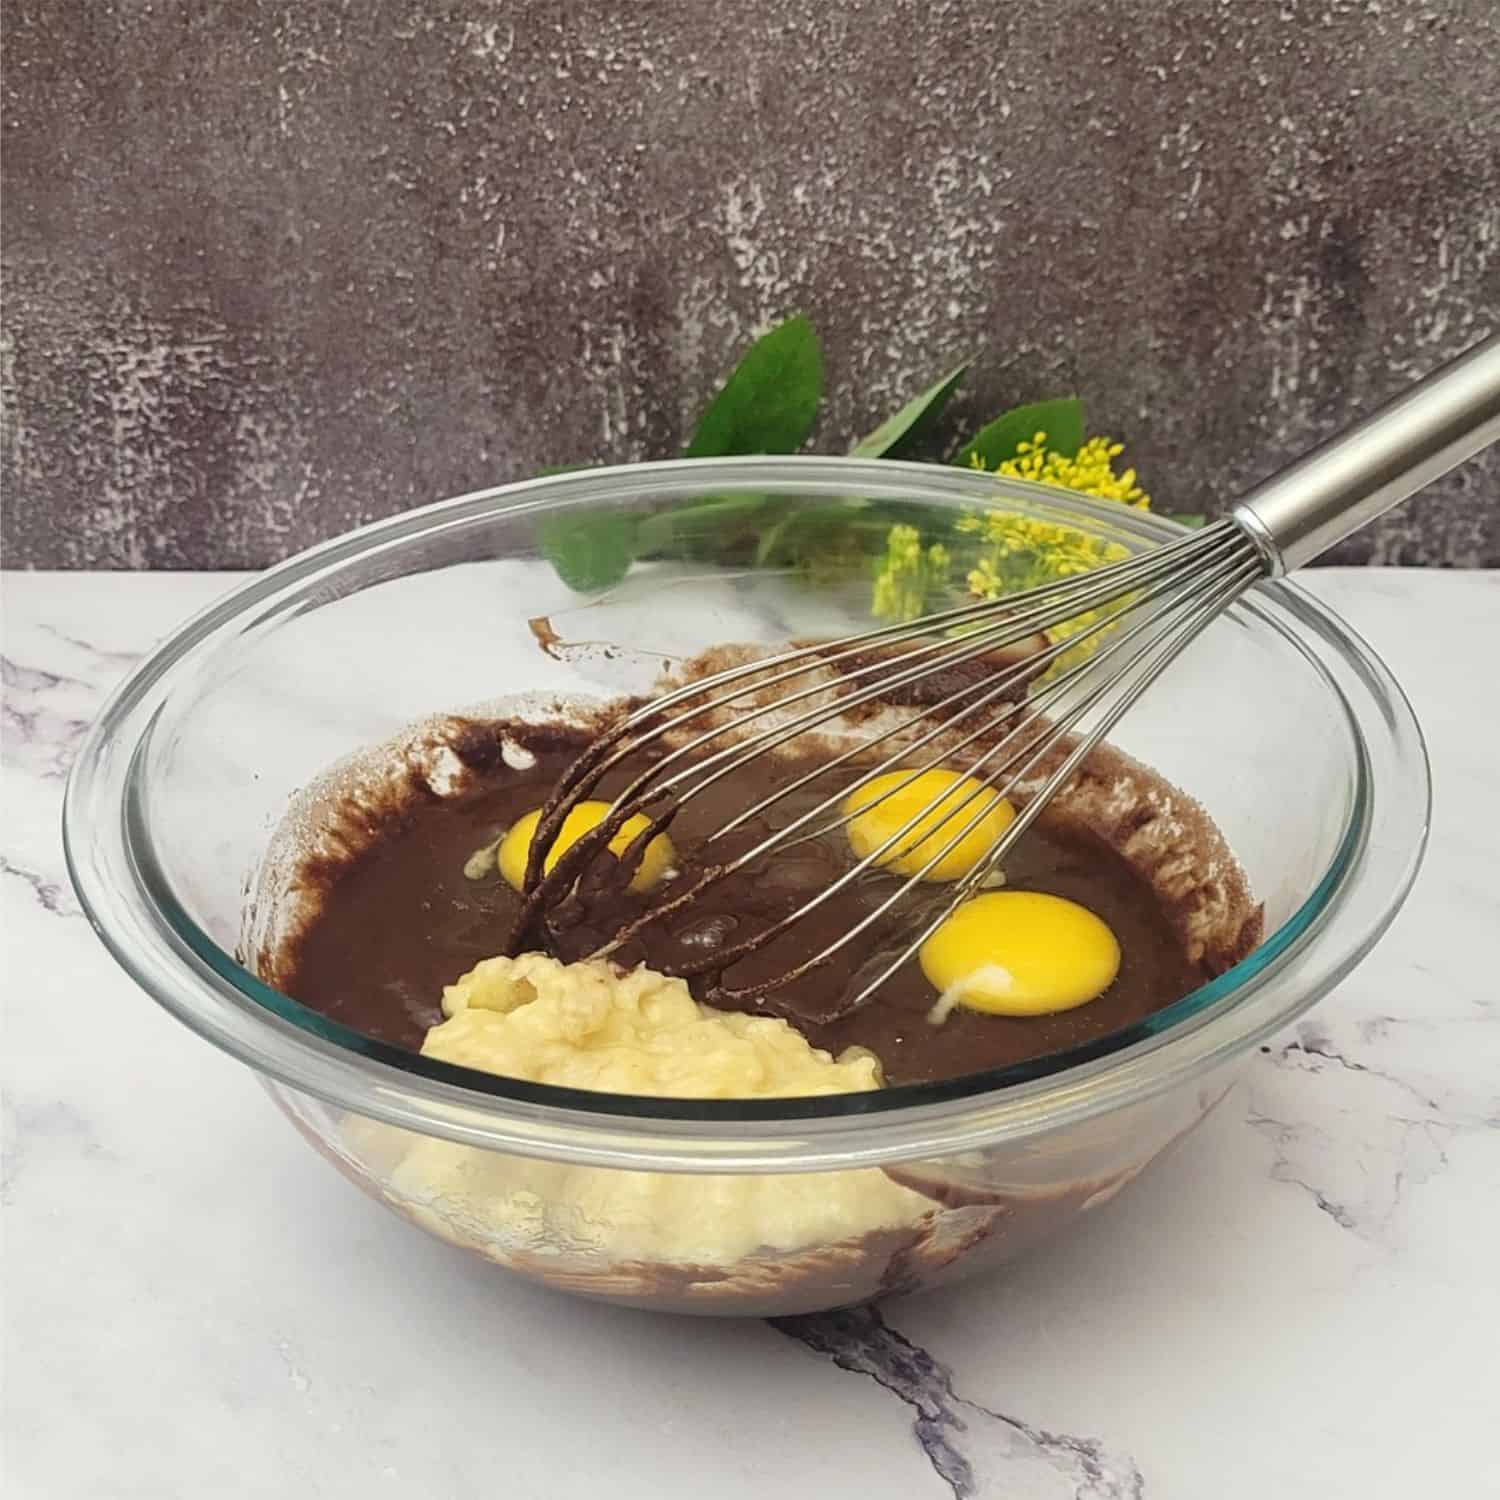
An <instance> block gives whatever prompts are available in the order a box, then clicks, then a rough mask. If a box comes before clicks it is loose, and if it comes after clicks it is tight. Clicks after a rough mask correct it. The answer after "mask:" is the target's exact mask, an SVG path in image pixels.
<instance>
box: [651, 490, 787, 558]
mask: <svg viewBox="0 0 1500 1500" xmlns="http://www.w3.org/2000/svg"><path fill="white" fill-rule="evenodd" d="M769 499H770V496H769V495H756V494H751V495H708V496H705V497H704V498H703V499H702V500H695V501H693V503H692V504H690V505H680V506H678V507H677V508H676V509H675V510H660V511H657V513H656V514H655V515H653V516H647V517H646V519H645V520H644V521H642V522H641V525H640V530H639V532H638V533H637V535H636V555H637V556H638V557H639V556H644V555H645V554H646V553H648V552H665V551H667V550H669V549H670V548H671V547H672V544H673V543H674V542H678V541H682V540H684V539H686V538H688V537H695V536H702V535H705V534H712V533H713V532H715V531H719V530H721V529H722V528H724V527H725V526H729V525H739V524H743V523H744V522H745V521H746V520H747V519H748V518H749V517H751V516H753V515H754V514H755V513H756V512H757V511H759V510H761V509H762V508H763V507H764V506H765V505H766V504H767V502H768V501H769Z"/></svg>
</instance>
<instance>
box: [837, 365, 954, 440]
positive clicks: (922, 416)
mask: <svg viewBox="0 0 1500 1500" xmlns="http://www.w3.org/2000/svg"><path fill="white" fill-rule="evenodd" d="M973 363H974V356H973V355H972V354H971V355H970V356H969V357H968V359H966V360H965V361H964V362H963V363H962V364H961V365H956V366H955V367H954V368H953V369H951V370H949V371H948V373H947V374H946V375H944V376H943V378H942V379H941V380H939V381H938V382H937V384H936V385H930V386H928V387H927V389H926V390H925V391H923V392H922V394H921V395H920V396H913V397H912V399H911V400H910V401H908V402H907V403H906V405H905V406H903V407H902V408H901V410H900V411H898V412H897V413H896V414H895V416H893V417H887V418H886V419H885V421H883V422H882V423H881V424H880V426H879V427H877V428H876V429H875V430H874V431H873V432H871V433H868V434H866V435H865V436H864V437H862V438H861V439H860V440H859V441H858V442H857V443H856V444H855V445H854V446H853V447H852V448H851V449H850V450H849V455H850V457H851V458H883V457H885V456H886V455H887V454H889V453H891V452H893V451H894V450H895V449H897V448H899V447H900V446H901V445H902V444H903V443H905V442H907V441H909V440H910V439H911V438H914V437H916V436H917V435H918V434H919V433H920V432H921V430H922V429H923V428H925V427H926V426H927V425H928V424H929V423H930V422H931V421H932V420H933V419H934V418H935V417H936V416H937V414H938V413H939V412H940V411H942V409H943V408H944V407H945V406H946V405H947V404H948V398H949V397H950V396H951V395H952V394H953V393H954V391H956V390H957V389H958V383H959V381H961V380H962V379H963V378H964V375H965V373H966V372H967V371H968V368H969V366H970V365H972V364H973Z"/></svg>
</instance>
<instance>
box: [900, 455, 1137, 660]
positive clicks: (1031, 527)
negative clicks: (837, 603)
mask: <svg viewBox="0 0 1500 1500" xmlns="http://www.w3.org/2000/svg"><path fill="white" fill-rule="evenodd" d="M1124 451H1125V450H1124V445H1123V444H1121V443H1117V442H1114V441H1113V440H1112V439H1110V438H1105V437H1096V438H1090V439H1089V440H1088V442H1086V443H1085V444H1084V445H1083V446H1082V447H1081V448H1080V449H1079V450H1078V452H1077V453H1076V454H1074V455H1073V457H1071V458H1066V457H1064V456H1063V455H1062V454H1060V453H1054V452H1050V451H1048V448H1047V434H1046V433H1045V432H1037V433H1035V434H1034V435H1033V436H1032V439H1031V441H1030V442H1024V443H1021V444H1020V445H1019V446H1018V449H1017V453H1016V456H1015V457H1014V458H1010V459H1006V460H1004V461H1003V462H1002V463H1001V464H999V466H998V467H997V468H996V469H995V470H994V472H995V473H996V474H998V475H1000V476H1002V477H1004V478H1007V479H1029V480H1032V481H1033V482H1035V483H1039V484H1049V485H1053V486H1054V487H1056V488H1058V489H1064V490H1073V491H1074V492H1076V493H1079V494H1084V495H1092V496H1094V497H1095V498H1097V499H1100V500H1114V501H1117V502H1119V503H1120V504H1122V505H1128V506H1130V507H1132V508H1133V509H1136V510H1149V509H1150V508H1151V500H1150V497H1149V496H1148V495H1147V494H1146V492H1145V491H1144V490H1142V489H1141V487H1140V485H1139V484H1138V483H1137V482H1136V473H1135V470H1134V469H1126V470H1124V471H1123V472H1122V473H1118V474H1117V473H1116V472H1115V468H1114V464H1115V460H1116V459H1117V458H1119V457H1120V455H1121V454H1122V453H1123V452H1124ZM972 462H973V466H974V467H975V468H976V469H979V470H984V467H985V466H984V463H983V461H982V460H981V459H979V458H978V457H977V456H976V457H975V458H974V459H973V460H972ZM985 472H988V471H985ZM954 529H955V530H956V531H957V532H958V533H959V534H960V535H961V536H962V537H964V538H965V539H970V538H972V540H973V547H972V549H971V548H970V547H969V546H965V547H964V548H963V553H964V556H963V561H964V562H965V563H968V564H969V566H968V567H966V569H965V571H964V575H963V577H964V583H965V585H966V586H967V591H968V593H969V594H970V596H971V597H973V598H975V599H1000V598H1003V597H1005V596H1006V595H1007V594H1015V593H1019V592H1020V591H1021V590H1022V589H1028V588H1034V587H1036V586H1037V585H1038V584H1043V583H1050V582H1052V581H1054V580H1056V579H1059V578H1071V577H1074V576H1076V575H1077V574H1080V573H1088V572H1091V571H1092V570H1093V569H1095V568H1100V567H1103V566H1105V565H1106V564H1108V563H1112V562H1121V561H1123V560H1124V559H1125V558H1126V557H1128V556H1129V555H1130V554H1129V552H1128V551H1127V549H1126V548H1124V547H1122V546H1120V545H1119V544H1118V543H1115V542H1107V541H1104V540H1102V539H1100V538H1098V537H1095V536H1091V535H1089V533H1087V532H1085V531H1080V530H1079V529H1078V528H1076V527H1072V526H1064V525H1058V524H1055V523H1053V522H1050V521H1038V520H1034V519H1032V518H1031V517H1029V516H1023V515H1020V514H1018V513H1016V512H1014V511H1004V510H989V511H985V512H983V513H981V514H978V515H966V516H961V517H960V518H959V519H958V520H957V522H956V523H955V527H954ZM949 567H950V559H949V557H948V554H947V552H946V551H945V549H943V548H942V547H929V548H928V549H927V550H926V551H925V552H924V551H923V549H922V546H921V538H920V536H919V535H918V533H917V532H916V530H915V529H914V528H912V527H909V526H897V527H893V528H892V530H891V533H890V536H889V538H888V541H887V547H886V557H885V560H884V562H883V563H882V565H881V567H880V569H879V571H878V572H877V574H876V578H875V598H874V613H875V614H876V615H877V616H879V617H880V618H881V619H895V620H909V619H914V618H916V616H918V615H920V614H922V613H924V612H926V611H927V610H929V609H931V608H934V607H936V606H937V605H938V604H940V603H941V602H942V599H941V595H942V589H943V586H944V585H945V584H946V583H947V582H948V579H947V574H948V569H949ZM1106 615H1107V612H1106V611H1103V610H1090V611H1088V612H1086V613H1084V614H1081V615H1076V616H1074V617H1073V618H1072V619H1070V620H1067V621H1065V622H1064V623H1063V624H1062V625H1060V626H1056V627H1054V628H1053V630H1052V631H1051V632H1050V634H1051V636H1052V639H1053V640H1054V641H1062V640H1067V639H1069V638H1070V637H1072V636H1075V635H1078V634H1079V633H1080V632H1082V631H1086V630H1088V629H1089V628H1090V627H1091V626H1095V625H1097V624H1099V622H1100V621H1101V620H1103V619H1104V618H1106ZM1107 635H1108V627H1106V629H1104V630H1102V631H1099V632H1098V633H1097V634H1095V635H1093V636H1091V637H1090V638H1089V639H1088V640H1087V641H1081V642H1080V643H1079V644H1078V646H1077V647H1076V648H1075V649H1074V650H1071V651H1066V652H1064V653H1063V654H1062V655H1061V656H1060V657H1059V658H1058V659H1057V660H1056V661H1055V662H1054V663H1053V665H1052V668H1051V670H1050V671H1049V673H1048V674H1047V675H1048V676H1052V675H1055V674H1056V673H1059V672H1065V671H1067V670H1068V669H1069V668H1070V667H1072V666H1075V665H1076V664H1077V663H1078V662H1080V661H1082V660H1084V659H1085V658H1086V657H1087V656H1088V655H1089V654H1090V653H1092V652H1093V651H1094V650H1095V649H1097V647H1098V646H1099V644H1100V643H1101V642H1102V641H1103V640H1104V639H1105V637H1106V636H1107Z"/></svg>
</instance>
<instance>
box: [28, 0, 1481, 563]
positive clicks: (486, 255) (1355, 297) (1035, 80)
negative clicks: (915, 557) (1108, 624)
mask: <svg viewBox="0 0 1500 1500" xmlns="http://www.w3.org/2000/svg"><path fill="white" fill-rule="evenodd" d="M6 22H7V26H6V32H7V36H6V42H7V49H6V58H5V74H4V114H3V122H4V130H5V143H4V144H5V171H6V179H7V182H6V198H5V208H6V215H5V223H4V260H5V273H6V285H5V291H6V308H5V346H4V358H5V368H4V376H5V382H4V383H5V392H6V405H5V413H4V415H5V431H4V480H5V500H6V504H5V513H4V544H5V561H6V562H7V563H8V564H9V565H11V566H24V565H35V566H63V567H68V566H96V565H103V566H119V567H132V568H134V567H184V566H208V565H233V566H244V565H256V564H261V563H266V562H270V561H272V560H274V559H276V558H279V557H282V556H284V555H285V554H287V553H288V552H291V551H292V550H294V549H296V548H298V547H301V546H303V545H305V544H306V543H309V542H311V541H314V540H316V539H318V538H320V537H324V536H328V535H330V534H332V533H334V532H336V531H339V530H341V529H343V528H344V527H347V526H349V525H351V524H353V523H356V522H359V521H363V520H367V519H369V518H372V517H375V516H379V515H383V514H386V513H389V512H391V511H395V510H398V509H401V508H403V507H406V506H409V505H412V504H414V503H418V502H422V501H426V500H431V499H436V498H439V497H441V496H444V495H447V494H451V493H453V492H456V491H461V490H464V489H468V488H472V487H475V486H479V485H484V484H490V483H494V482H497V481H500V480H504V479H509V478H513V477H519V476H524V475H526V474H527V473H528V472H529V471H531V470H533V469H534V468H535V467H536V466H538V465H540V464H544V463H549V462H559V461H564V460H571V459H578V458H608V459H612V460H624V459H631V458H638V457H646V456H662V455H665V454H667V453H668V452H670V451H671V450H672V448H673V446H674V445H675V444H676V443H677V442H678V441H679V440H680V439H681V438H682V436H683V429H684V424H685V423H686V422H687V421H689V420H690V418H691V416H692V415H693V413H694V412H695V410H696V409H697V407H698V405H699V403H700V402H701V401H702V399H703V397H704V396H705V394H706V393H707V392H708V390H709V389H710V388H711V386H712V385H713V383H714V381H715V380H716V378H717V377H718V376H719V375H720V374H721V373H722V372H723V369H724V367H725V365H726V362H727V361H728V360H729V359H730V358H731V356H732V354H733V352H734V351H735V350H736V349H737V347H738V346H740V345H741V344H742V342H743V341H744V340H745V339H746V338H747V337H748V336H749V335H750V334H751V333H752V332H753V331H755V330H757V329H758V328H760V327H761V326H763V325H764V324H765V323H766V322H768V321H769V320H771V319H773V318H774V317H776V316H777V315H779V314H781V313H783V312H785V311H789V310H793V309H802V310H805V311H807V312H809V313H810V314H811V315H812V316H813V318H814V320H815V321H816V323H817V325H818V327H819V329H820V330H821V331H822V332H823V333H824V335H825V338H826V341H827V346H828V354H829V377H830V383H831V385H832V388H833V391H834V399H833V400H832V401H831V403H830V404H829V407H828V409H827V412H826V416H825V419H824V422H823V426H822V429H821V432H820V434H819V436H818V440H817V445H818V446H819V447H820V448H822V449H825V450H830V451H831V450H837V449H838V448H840V447H841V446H842V445H844V444H845V443H846V442H847V441H848V438H849V436H850V435H851V434H853V433H855V432H857V431H859V430H861V429H863V428H864V427H865V426H867V425H869V424H870V423H871V422H872V421H873V420H875V419H877V418H878V417H880V416H882V415H884V414H885V412H886V410H887V409H888V408H889V407H890V406H891V405H892V403H893V402H894V401H895V400H897V399H898V398H899V397H901V396H903V395H904V394H907V393H909V392H910V390H911V389H912V388H913V387H914V386H915V385H916V384H917V383H919V382H923V381H925V380H926V379H928V378H930V377H931V376H933V375H935V374H936V373H937V372H938V371H939V370H940V369H941V368H942V367H943V366H944V365H945V364H946V363H947V362H949V361H951V360H952V359H953V358H954V357H955V356H956V355H959V354H961V353H963V352H967V351H969V350H971V349H974V348H980V347H982V348H984V349H985V350H986V351H987V353H986V354H985V357H984V359H983V361H982V363H981V365H980V366H979V367H978V369H977V370H976V372H975V375H974V377H973V379H972V381H971V383H970V385H969V388H968V391H967V394H966V395H965V398H964V401H963V404H962V408H961V410H962V411H963V412H965V413H967V414H968V415H970V416H974V415H983V414H988V412H989V411H990V410H992V409H994V408H996V407H998V406H999V405H1001V404H1006V403H1009V402H1012V401H1016V400H1021V399H1028V398H1032V397H1036V396H1041V395H1047V394H1056V393H1059V392H1060V391H1064V390H1067V389H1070V388H1075V387H1076V388H1077V389H1079V390H1080V391H1081V392H1082V393H1083V394H1084V395H1085V396H1086V397H1087V399H1088V401H1089V403H1090V405H1091V408H1092V411H1093V413H1094V416H1095V423H1094V425H1095V426H1096V427H1097V426H1103V427H1104V428H1106V429H1108V430H1110V431H1112V432H1115V433H1116V434H1119V435H1123V436H1126V437H1128V438H1129V440H1130V442H1131V444H1132V456H1133V457H1134V458H1135V459H1136V460H1137V461H1138V464H1139V466H1140V468H1141V470H1142V472H1143V475H1144V477H1145V480H1146V482H1147V485H1148V487H1149V488H1150V489H1151V490H1152V491H1153V493H1154V494H1155V495H1156V496H1157V497H1158V501H1159V503H1160V504H1163V505H1169V506H1174V507H1176V508H1179V509H1193V510H1198V509H1203V508H1205V506H1207V507H1208V508H1212V506H1213V504H1214V503H1215V502H1222V501H1224V500H1225V499H1226V498H1227V497H1228V496H1229V495H1230V494H1232V492H1233V491H1234V489H1235V487H1236V486H1238V485H1243V484H1244V483H1245V482H1247V481H1249V480H1251V479H1253V478H1254V477H1256V476H1257V475H1259V474H1261V473H1263V472H1265V471H1266V470H1268V469H1269V468H1270V467H1272V466H1273V465H1274V464H1275V463H1276V462H1277V461H1278V460H1280V459H1283V458H1285V457H1288V456H1290V455H1291V454H1292V453H1293V452H1295V451H1296V450H1298V449H1299V448H1301V447H1303V446H1305V445H1306V444H1307V443H1308V442H1309V441H1311V440H1312V439H1314V438H1315V437H1317V436H1319V435H1320V434H1323V433H1325V432H1328V431H1330V430H1331V429H1333V428H1334V427H1335V426H1337V425H1338V424H1339V423H1340V422H1341V421H1342V420H1344V419H1345V418H1346V416H1348V415H1349V414H1350V413H1352V412H1354V411H1356V410H1358V409H1359V408H1360V407H1362V406H1363V405H1365V404H1366V403H1369V402H1371V401H1373V400H1375V399H1377V398H1379V397H1381V396H1382V395H1384V394H1386V393H1389V392H1390V391H1392V390H1394V389H1395V388H1396V387H1397V386H1399V385H1400V383H1401V382H1402V381H1403V380H1404V379H1406V378H1408V377H1410V376H1412V375H1414V374H1416V373H1418V372H1420V371H1422V370H1423V369H1425V368H1427V367H1428V366H1430V365H1431V364H1433V363H1435V362H1437V361H1438V360H1439V359H1440V358H1441V357H1443V356H1444V355H1447V354H1450V353H1453V352H1456V351H1457V350H1458V349H1459V348H1461V347H1463V346H1464V345H1465V344H1467V343H1468V342H1471V341H1472V339H1473V337H1474V336H1475V335H1476V334H1477V333H1478V332H1480V331H1482V330H1483V329H1484V328H1485V327H1486V326H1487V325H1488V324H1489V323H1492V322H1495V321H1500V319H1497V318H1496V317H1495V314H1496V311H1497V309H1500V161H1497V131H1500V125H1497V115H1500V4H1497V3H1496V0H1428V3H1418V0H1378V3H1377V0H1368V3H1365V0H1361V3H1340V0H1320V3H1316V4H1306V3H1298V0H1283V3H1275V0H1232V3H1231V0H1174V3H1157V4H1150V3H1146V0H1141V3H1138V4H1125V3H1118V4H1111V3H1106V0H1096V3H1089V0H1008V3H1002V0H946V3H945V0H935V3H928V4H920V3H913V0H816V3H814V0H759V3H754V4H747V3H740V0H519V3H499V0H496V3H486V0H447V3H443V0H371V3H351V4H325V3H319V0H303V3H301V4H286V3H277V4H272V3H269V0H221V3H205V0H196V3H186V0H179V3H170V0H156V3H154V4H148V3H144V0H117V3H115V4H113V5H104V4H97V3H96V4H74V3H63V0H51V3H47V0H9V3H8V4H7V6H6ZM1497 497H1500V461H1497V459H1496V457H1495V455H1494V454H1491V455H1490V457H1489V458H1488V459H1487V460H1484V461H1481V462H1480V463H1477V464H1475V465H1471V466H1470V467H1469V468H1468V469H1467V470H1466V471H1463V472H1461V473H1458V474H1455V475H1454V476H1451V477H1450V478H1449V479H1448V480H1447V481H1446V482H1445V483H1444V484H1443V485H1442V486H1441V487H1440V488H1439V489H1437V490H1436V491H1434V492H1433V493H1432V494H1431V495H1429V496H1428V497H1426V498H1425V499H1423V500H1422V501H1420V502H1418V503H1415V504H1413V505H1411V506H1409V507H1407V509H1406V510H1404V511H1403V512H1402V513H1401V514H1399V515H1398V516H1395V517H1393V518H1391V519H1389V520H1388V521H1387V522H1386V523H1385V524H1384V525H1383V527H1382V528H1381V529H1380V530H1379V531H1378V532H1376V533H1375V534H1373V535H1371V536H1368V537H1366V538H1364V539H1362V540H1361V541H1359V542H1358V543H1357V544H1353V545H1352V546H1351V548H1350V550H1349V551H1347V552H1346V553H1345V556H1346V557H1348V558H1351V559H1353V558H1370V559H1378V560H1381V561H1393V562H1421V563H1446V564H1476V563H1491V564H1494V563H1500V499H1497Z"/></svg>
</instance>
